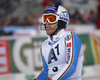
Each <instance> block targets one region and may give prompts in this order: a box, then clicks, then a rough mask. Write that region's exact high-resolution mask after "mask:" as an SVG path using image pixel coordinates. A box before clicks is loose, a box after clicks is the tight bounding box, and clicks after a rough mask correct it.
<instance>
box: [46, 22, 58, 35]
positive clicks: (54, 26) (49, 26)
mask: <svg viewBox="0 0 100 80" xmlns="http://www.w3.org/2000/svg"><path fill="white" fill-rule="evenodd" d="M57 28H58V23H57V22H56V23H53V24H50V23H49V22H48V21H47V23H46V32H47V34H48V35H51V34H53V33H54V32H55V30H56V29H57Z"/></svg>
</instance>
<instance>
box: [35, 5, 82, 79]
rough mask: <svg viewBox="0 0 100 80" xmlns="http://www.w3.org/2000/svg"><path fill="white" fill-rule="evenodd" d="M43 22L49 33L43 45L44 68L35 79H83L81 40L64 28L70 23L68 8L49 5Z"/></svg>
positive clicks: (43, 16)
mask: <svg viewBox="0 0 100 80" xmlns="http://www.w3.org/2000/svg"><path fill="white" fill-rule="evenodd" d="M42 23H43V25H44V26H45V30H46V33H47V34H48V35H49V37H48V39H47V40H45V41H44V42H43V43H42V46H41V56H42V60H43V66H44V69H43V70H42V72H41V74H40V75H39V76H38V77H37V79H33V80H81V71H82V63H83V54H82V52H81V42H80V39H79V38H78V36H77V35H76V34H75V33H74V32H70V31H65V30H64V29H65V28H66V26H67V25H68V23H69V15H68V12H67V10H66V9H65V8H64V7H62V6H58V5H51V6H49V7H48V8H47V9H46V10H45V12H44V14H43V15H42Z"/></svg>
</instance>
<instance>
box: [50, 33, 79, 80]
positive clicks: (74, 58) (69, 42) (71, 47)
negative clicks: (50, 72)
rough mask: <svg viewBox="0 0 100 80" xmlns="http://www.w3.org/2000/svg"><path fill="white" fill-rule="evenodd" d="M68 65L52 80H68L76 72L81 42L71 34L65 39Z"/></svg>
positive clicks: (75, 35)
mask: <svg viewBox="0 0 100 80" xmlns="http://www.w3.org/2000/svg"><path fill="white" fill-rule="evenodd" d="M65 48H66V61H65V62H66V63H65V64H64V66H63V67H62V69H61V70H60V71H59V72H58V73H57V74H56V75H55V76H53V77H52V80H66V79H67V78H69V77H70V76H71V75H72V74H73V73H75V71H76V67H77V62H78V57H79V53H80V49H81V42H80V39H79V38H78V36H77V34H75V33H74V32H71V33H70V35H67V36H66V37H65Z"/></svg>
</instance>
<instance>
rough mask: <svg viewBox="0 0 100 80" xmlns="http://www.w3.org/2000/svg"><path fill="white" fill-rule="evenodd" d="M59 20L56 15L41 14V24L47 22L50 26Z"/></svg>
mask: <svg viewBox="0 0 100 80" xmlns="http://www.w3.org/2000/svg"><path fill="white" fill-rule="evenodd" d="M58 20H59V16H58V15H56V14H51V13H49V14H43V15H42V23H43V24H46V22H47V21H48V22H49V23H50V24H53V23H56V22H57V21H58Z"/></svg>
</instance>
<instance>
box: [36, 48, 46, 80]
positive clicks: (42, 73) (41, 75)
mask: <svg viewBox="0 0 100 80" xmlns="http://www.w3.org/2000/svg"><path fill="white" fill-rule="evenodd" d="M41 57H42V60H43V66H44V69H43V70H42V72H41V73H40V74H39V76H38V77H37V79H36V80H45V79H46V78H47V77H48V66H47V63H46V61H45V59H44V56H43V54H42V48H41Z"/></svg>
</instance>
